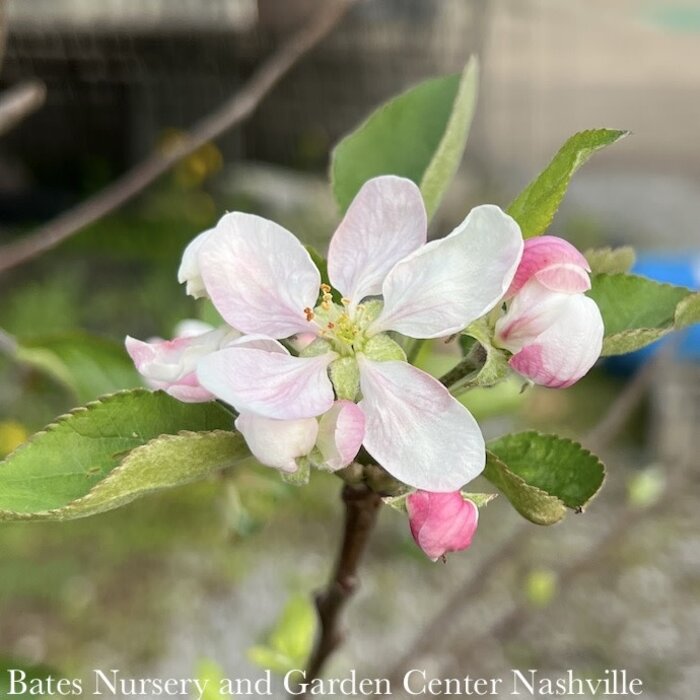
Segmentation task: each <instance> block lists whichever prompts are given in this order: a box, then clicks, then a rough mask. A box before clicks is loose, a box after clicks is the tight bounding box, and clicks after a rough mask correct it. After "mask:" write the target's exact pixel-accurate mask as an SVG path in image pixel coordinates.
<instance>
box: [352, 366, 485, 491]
mask: <svg viewBox="0 0 700 700" xmlns="http://www.w3.org/2000/svg"><path fill="white" fill-rule="evenodd" d="M358 360H359V365H360V386H361V389H362V395H363V399H362V401H361V402H360V404H359V405H360V408H361V409H362V410H363V412H364V414H365V421H366V423H365V439H364V446H365V448H366V449H367V450H368V451H369V452H370V454H371V455H372V457H373V458H374V459H376V460H377V462H378V463H379V464H380V465H381V466H382V467H384V469H386V470H387V471H388V472H389V473H390V474H391V475H392V476H394V477H396V478H397V479H399V480H400V481H402V482H403V483H405V484H408V485H409V486H413V487H414V488H418V489H425V490H426V491H441V492H444V491H454V490H456V489H458V488H460V487H462V486H463V485H464V484H466V483H467V482H469V481H471V480H472V479H474V478H475V477H477V476H478V475H479V474H480V473H481V472H482V470H483V468H484V463H485V459H486V449H485V447H484V438H483V437H482V435H481V430H479V426H478V425H477V422H476V421H475V420H474V418H473V417H472V415H471V413H469V411H467V409H466V408H464V406H462V404H460V403H459V402H458V401H457V400H456V399H455V398H454V397H453V396H452V395H451V394H450V393H449V392H448V391H447V389H446V388H445V387H444V386H443V385H442V384H440V382H439V381H438V380H437V379H435V378H434V377H431V376H430V375H429V374H426V373H425V372H422V371H421V370H419V369H417V368H415V367H412V366H411V365H409V364H407V363H406V362H397V361H390V362H374V361H372V360H368V359H367V358H366V357H364V356H363V355H360V356H359V357H358Z"/></svg>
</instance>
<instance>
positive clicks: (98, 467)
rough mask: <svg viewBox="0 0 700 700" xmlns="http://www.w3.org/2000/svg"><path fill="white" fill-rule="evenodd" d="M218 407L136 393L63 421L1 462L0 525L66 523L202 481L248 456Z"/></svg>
mask: <svg viewBox="0 0 700 700" xmlns="http://www.w3.org/2000/svg"><path fill="white" fill-rule="evenodd" d="M231 427H232V418H231V415H230V414H229V413H228V412H227V411H226V410H225V409H224V408H223V407H221V406H219V405H218V404H216V403H209V404H186V403H181V402H180V401H176V400H175V399H173V398H171V397H170V396H168V395H167V394H164V393H162V392H156V393H150V392H147V391H145V390H142V389H137V390H134V391H129V392H122V393H119V394H113V395H111V396H106V397H104V398H103V399H101V400H99V401H96V402H94V403H90V404H88V405H87V406H85V407H84V408H78V409H75V410H74V411H72V412H71V413H69V414H68V415H66V416H62V417H61V418H59V419H58V420H57V421H56V422H55V423H53V424H51V425H49V426H48V427H47V428H46V429H45V430H44V431H42V432H40V433H37V434H36V435H34V436H33V437H32V438H31V439H30V440H29V442H27V443H25V444H24V445H22V446H20V447H19V448H18V449H17V450H15V452H13V453H12V454H11V455H10V456H9V457H7V459H6V460H5V461H4V462H1V463H0V520H68V519H72V518H79V517H84V516H87V515H93V514H94V513H99V512H102V511H105V510H109V509H111V508H116V507H117V506H120V505H123V504H125V503H128V502H129V501H132V500H134V499H135V498H137V497H138V496H141V495H143V494H146V493H149V492H151V491H157V490H160V489H164V488H170V487H172V486H177V485H179V484H184V483H187V482H190V481H195V480H197V479H202V478H204V477H206V476H207V475H208V474H210V473H211V472H212V471H215V470H218V469H222V468H224V467H228V466H230V465H232V464H234V463H235V462H237V461H239V460H240V459H243V458H245V457H247V456H249V452H248V450H247V448H246V446H245V442H244V441H243V438H242V437H241V436H240V435H238V434H237V433H233V432H230V429H231Z"/></svg>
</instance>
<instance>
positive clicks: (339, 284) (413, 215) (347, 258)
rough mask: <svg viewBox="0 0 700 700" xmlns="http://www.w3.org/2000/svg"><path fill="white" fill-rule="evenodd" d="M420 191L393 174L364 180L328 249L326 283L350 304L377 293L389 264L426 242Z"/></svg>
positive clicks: (393, 263) (423, 210) (425, 223)
mask: <svg viewBox="0 0 700 700" xmlns="http://www.w3.org/2000/svg"><path fill="white" fill-rule="evenodd" d="M427 227H428V218H427V215H426V213H425V205H424V204H423V198H422V196H421V193H420V190H419V189H418V187H417V186H416V185H415V183H413V182H412V181H411V180H408V179H406V178H403V177H396V176H394V175H384V176H382V177H375V178H373V179H372V180H369V181H368V182H366V183H365V184H364V185H363V186H362V188H361V189H360V191H359V192H358V193H357V195H356V196H355V199H353V200H352V203H351V204H350V207H349V208H348V210H347V213H346V214H345V218H344V219H343V220H342V221H341V223H340V226H338V229H337V230H336V232H335V234H334V235H333V238H332V240H331V243H330V246H329V249H328V275H329V277H330V280H331V284H332V285H333V286H334V287H335V288H336V289H337V290H338V291H340V292H341V294H343V296H345V297H347V298H349V299H351V300H352V301H353V302H354V303H359V302H360V301H362V299H363V297H366V296H370V295H373V294H380V293H381V291H382V282H383V281H384V278H385V277H386V275H387V273H388V272H389V270H391V268H392V267H393V266H394V265H395V264H396V263H397V262H398V261H399V260H401V259H402V258H405V257H406V256H407V255H408V254H409V253H412V252H413V251H414V250H417V249H418V248H420V247H421V246H422V245H423V244H424V243H425V241H426V236H427Z"/></svg>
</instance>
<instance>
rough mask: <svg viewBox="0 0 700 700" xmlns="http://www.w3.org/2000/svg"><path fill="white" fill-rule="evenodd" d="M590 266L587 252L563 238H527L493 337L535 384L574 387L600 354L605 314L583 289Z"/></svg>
mask: <svg viewBox="0 0 700 700" xmlns="http://www.w3.org/2000/svg"><path fill="white" fill-rule="evenodd" d="M589 270H590V268H589V266H588V263H587V261H586V259H585V258H584V256H583V255H581V253H579V252H578V251H577V250H576V248H574V247H573V246H572V245H571V244H570V243H568V242H567V241H564V240H562V239H561V238H556V237H554V236H541V237H539V238H531V239H529V240H527V241H526V242H525V248H524V251H523V257H522V260H521V263H520V266H519V267H518V270H517V272H516V273H515V278H514V279H513V283H512V284H511V286H510V289H509V290H508V293H507V294H506V299H509V302H508V307H507V311H506V313H505V314H504V315H503V316H502V317H501V318H499V319H498V321H497V322H496V326H495V338H494V339H495V342H496V344H497V345H499V346H500V347H502V348H505V349H506V350H509V351H510V352H512V353H513V357H511V359H510V361H509V364H510V366H511V367H512V368H513V369H514V370H515V371H516V372H518V373H519V374H522V375H523V376H525V377H527V378H528V379H530V380H531V381H533V382H535V383H536V384H542V385H543V386H547V387H551V388H564V387H568V386H571V385H572V384H574V383H575V382H577V381H578V380H579V379H580V378H581V377H583V375H585V374H586V373H587V372H588V370H589V369H590V368H591V367H592V366H593V365H594V363H595V361H596V360H597V359H598V357H599V356H600V352H601V349H602V344H603V332H604V328H603V319H602V317H601V315H600V310H599V309H598V306H597V304H596V303H595V302H594V301H593V300H592V299H590V298H588V297H587V296H585V295H584V294H583V292H584V291H586V290H588V289H590V286H591V282H590V278H589V275H588V272H589Z"/></svg>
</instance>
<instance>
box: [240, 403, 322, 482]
mask: <svg viewBox="0 0 700 700" xmlns="http://www.w3.org/2000/svg"><path fill="white" fill-rule="evenodd" d="M235 425H236V429H237V430H238V431H239V432H240V433H241V434H242V435H243V437H244V438H245V441H246V444H247V445H248V448H249V449H250V451H251V452H252V454H253V456H254V457H255V458H256V459H257V460H258V461H259V462H260V463H261V464H264V465H265V466H268V467H274V468H275V469H281V470H282V471H285V472H290V473H292V472H295V471H296V470H297V468H298V467H297V462H296V460H297V459H299V457H304V456H306V455H308V454H309V452H311V450H312V449H313V446H314V444H315V442H316V435H317V434H318V421H317V420H316V419H315V418H301V419H300V420H275V419H273V418H263V417H262V416H257V415H255V414H254V413H241V415H240V416H238V418H236V423H235Z"/></svg>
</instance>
